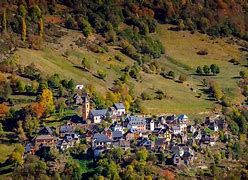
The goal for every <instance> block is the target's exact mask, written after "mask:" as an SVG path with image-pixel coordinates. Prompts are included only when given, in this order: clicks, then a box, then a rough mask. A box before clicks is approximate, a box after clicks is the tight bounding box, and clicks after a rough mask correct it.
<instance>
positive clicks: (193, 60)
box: [158, 25, 245, 101]
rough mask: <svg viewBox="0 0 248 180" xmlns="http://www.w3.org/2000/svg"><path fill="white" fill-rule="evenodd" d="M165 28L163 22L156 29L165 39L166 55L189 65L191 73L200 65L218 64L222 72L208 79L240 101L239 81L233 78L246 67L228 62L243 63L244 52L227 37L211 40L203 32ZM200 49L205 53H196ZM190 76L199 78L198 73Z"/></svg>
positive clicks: (166, 26)
mask: <svg viewBox="0 0 248 180" xmlns="http://www.w3.org/2000/svg"><path fill="white" fill-rule="evenodd" d="M168 27H169V26H168V25H163V26H159V28H158V34H159V37H161V39H162V40H163V42H164V45H165V47H166V50H167V54H168V55H169V56H170V57H173V58H174V59H176V61H177V62H179V63H180V64H181V65H184V66H187V67H189V68H191V71H188V72H187V74H190V73H192V74H193V73H194V71H195V69H196V67H197V66H199V65H200V66H203V65H205V64H206V65H211V64H213V63H214V64H217V65H218V66H220V70H221V73H220V74H219V75H218V76H217V77H211V78H213V79H215V80H216V81H217V82H218V83H219V84H220V85H221V87H222V88H223V90H224V92H225V93H226V94H227V96H229V97H231V98H234V99H235V100H237V101H239V100H240V99H241V98H242V97H241V96H239V94H240V93H239V89H238V88H237V81H238V80H237V79H236V78H235V77H237V76H239V71H240V70H244V69H245V67H242V66H235V65H233V64H231V63H230V62H228V61H229V60H230V59H232V58H235V59H237V60H238V61H239V62H240V63H241V65H242V64H244V63H245V61H244V58H243V55H242V53H241V52H240V51H239V49H238V48H239V46H237V45H235V44H228V43H226V40H227V39H225V38H221V39H220V38H218V39H214V40H211V39H210V37H209V36H207V35H204V34H200V33H195V34H191V33H189V32H187V31H184V32H177V31H170V30H168ZM199 50H207V51H208V55H206V56H199V55H197V52H198V51H199ZM192 78H199V76H192Z"/></svg>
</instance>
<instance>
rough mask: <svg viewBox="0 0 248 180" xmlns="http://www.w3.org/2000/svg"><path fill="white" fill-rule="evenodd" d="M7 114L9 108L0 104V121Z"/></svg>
mask: <svg viewBox="0 0 248 180" xmlns="http://www.w3.org/2000/svg"><path fill="white" fill-rule="evenodd" d="M8 112H9V107H8V106H7V105H6V104H4V103H2V104H0V119H1V118H4V117H5V116H6V115H7V114H8Z"/></svg>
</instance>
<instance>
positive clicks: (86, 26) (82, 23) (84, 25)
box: [78, 18, 92, 37]
mask: <svg viewBox="0 0 248 180" xmlns="http://www.w3.org/2000/svg"><path fill="white" fill-rule="evenodd" d="M78 24H79V28H80V29H81V30H82V32H83V34H84V36H85V37H88V36H89V35H90V34H91V33H92V27H91V25H90V23H89V22H88V21H87V20H86V19H84V18H80V19H79V23H78Z"/></svg>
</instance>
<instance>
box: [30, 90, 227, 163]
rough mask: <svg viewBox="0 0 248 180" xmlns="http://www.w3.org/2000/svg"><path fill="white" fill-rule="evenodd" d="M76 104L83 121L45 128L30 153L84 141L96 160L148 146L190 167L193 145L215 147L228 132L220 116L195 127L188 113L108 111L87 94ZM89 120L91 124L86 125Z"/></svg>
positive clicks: (118, 107)
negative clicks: (111, 152) (116, 151)
mask: <svg viewBox="0 0 248 180" xmlns="http://www.w3.org/2000/svg"><path fill="white" fill-rule="evenodd" d="M75 102H76V103H77V104H79V105H80V106H82V118H81V120H82V121H81V122H78V123H71V122H70V123H68V124H67V125H63V126H60V127H58V128H57V130H55V129H51V128H49V127H43V128H42V129H41V130H40V132H39V135H38V136H37V137H36V138H34V139H33V141H32V142H30V143H28V144H27V146H26V152H27V153H35V152H36V151H37V150H39V149H40V148H41V147H54V148H57V149H58V150H60V151H64V150H66V149H68V148H70V147H74V146H75V145H76V144H79V143H80V140H81V139H84V140H85V141H86V143H87V144H88V145H90V146H91V148H92V150H93V152H94V156H95V157H97V156H99V154H100V153H105V152H107V151H109V150H110V149H112V148H115V147H120V148H122V149H123V150H127V149H131V150H133V149H137V148H140V147H145V148H146V149H147V150H149V151H154V152H164V153H166V154H170V155H171V160H170V163H171V164H174V165H179V164H181V163H183V164H186V165H188V164H191V163H192V162H193V160H194V158H196V153H195V151H194V149H193V146H194V145H197V146H198V147H200V148H204V147H206V146H213V145H214V144H215V143H216V141H218V136H219V133H216V132H218V131H223V132H224V131H225V129H226V123H225V120H224V118H223V117H222V116H219V115H216V116H214V117H206V118H205V121H204V123H202V124H197V125H194V124H192V122H191V120H190V119H189V117H188V116H187V115H185V114H181V115H178V116H177V115H175V114H173V115H167V116H160V117H156V118H152V117H144V116H139V115H129V114H127V113H126V111H125V106H124V104H123V103H116V104H114V105H113V106H112V107H110V108H109V109H91V106H90V99H89V96H88V95H87V94H83V95H82V96H80V98H79V96H75ZM107 114H108V115H107ZM107 116H109V118H110V119H111V120H112V123H110V125H109V126H108V127H105V128H104V129H99V126H98V125H99V124H100V123H101V122H102V121H104V120H105V119H106V117H107ZM87 119H89V120H90V121H91V123H85V120H87ZM76 127H77V128H78V127H80V128H82V130H83V132H84V133H83V134H80V135H79V134H77V133H75V129H76ZM55 131H58V133H55Z"/></svg>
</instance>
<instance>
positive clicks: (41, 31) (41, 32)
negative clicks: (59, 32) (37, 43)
mask: <svg viewBox="0 0 248 180" xmlns="http://www.w3.org/2000/svg"><path fill="white" fill-rule="evenodd" d="M43 35H44V22H43V19H42V17H40V19H39V36H40V37H41V38H42V37H43Z"/></svg>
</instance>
